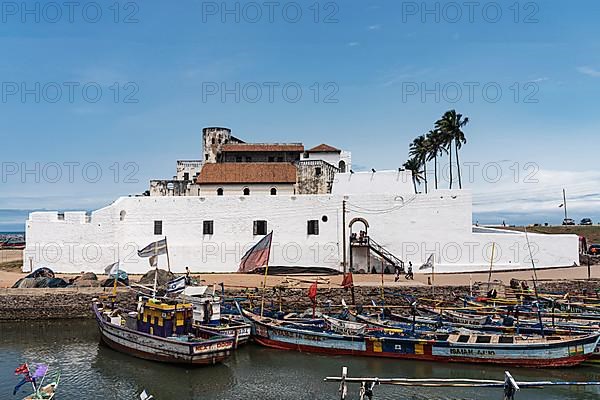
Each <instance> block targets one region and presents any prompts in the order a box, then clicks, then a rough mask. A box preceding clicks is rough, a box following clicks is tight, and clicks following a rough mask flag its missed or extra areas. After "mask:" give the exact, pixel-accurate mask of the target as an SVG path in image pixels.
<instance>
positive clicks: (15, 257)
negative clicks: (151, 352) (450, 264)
mask: <svg viewBox="0 0 600 400" xmlns="http://www.w3.org/2000/svg"><path fill="white" fill-rule="evenodd" d="M21 257H22V251H21V250H2V251H0V260H1V261H0V287H2V288H7V287H11V286H12V285H13V284H14V283H15V282H16V281H17V280H18V279H20V278H22V277H24V276H26V275H27V274H25V273H22V272H20V266H19V265H20V261H21ZM590 271H591V277H592V278H595V279H600V265H592V266H591V267H590ZM536 272H537V278H538V280H540V281H544V280H580V279H587V278H588V268H587V266H580V267H568V268H552V269H542V270H537V271H536ZM58 276H59V277H62V278H65V279H69V278H73V277H75V276H76V275H66V274H59V275H58ZM194 277H195V278H196V279H197V280H204V281H205V283H206V284H208V285H212V284H220V283H221V282H222V283H224V285H225V286H227V287H230V288H246V287H248V288H256V287H262V284H263V280H264V276H262V275H254V274H236V273H227V274H212V273H206V274H194ZM532 277H533V270H525V271H509V272H494V273H492V280H500V281H502V282H503V283H505V284H508V283H509V282H510V280H511V279H512V278H516V279H520V280H531V279H532ZM104 278H105V277H104V276H102V275H100V276H99V279H104ZM139 278H140V276H138V275H132V276H130V279H131V280H132V281H133V282H135V281H137V280H138V279H139ZM430 278H431V274H430V273H427V274H423V273H419V272H418V271H416V272H415V276H414V280H406V279H405V278H404V276H401V277H400V280H399V281H398V282H394V276H393V275H384V276H383V281H384V285H385V286H386V287H403V286H406V287H410V286H428V280H429V279H430ZM316 279H319V283H320V284H323V285H324V286H327V285H331V286H332V287H336V286H339V285H340V284H341V282H342V275H330V276H313V275H295V276H269V277H268V278H267V286H276V285H281V284H285V285H286V286H292V287H294V286H297V287H307V286H309V285H310V283H311V282H314V281H315V280H316ZM487 280H488V273H487V272H482V273H473V274H467V273H464V274H436V275H435V277H434V282H435V285H436V286H467V285H469V284H470V283H475V282H487ZM354 284H355V286H363V287H379V286H381V275H379V274H355V275H354Z"/></svg>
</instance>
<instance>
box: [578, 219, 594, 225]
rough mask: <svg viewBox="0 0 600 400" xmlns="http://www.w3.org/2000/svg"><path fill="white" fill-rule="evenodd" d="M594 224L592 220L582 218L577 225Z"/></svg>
mask: <svg viewBox="0 0 600 400" xmlns="http://www.w3.org/2000/svg"><path fill="white" fill-rule="evenodd" d="M593 224H594V223H593V222H592V220H591V219H590V218H584V219H582V220H581V221H579V225H593Z"/></svg>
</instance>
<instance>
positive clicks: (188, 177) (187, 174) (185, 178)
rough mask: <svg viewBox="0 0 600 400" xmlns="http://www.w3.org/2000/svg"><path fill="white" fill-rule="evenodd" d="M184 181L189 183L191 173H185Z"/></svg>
mask: <svg viewBox="0 0 600 400" xmlns="http://www.w3.org/2000/svg"><path fill="white" fill-rule="evenodd" d="M183 180H184V181H189V180H190V173H189V172H184V173H183Z"/></svg>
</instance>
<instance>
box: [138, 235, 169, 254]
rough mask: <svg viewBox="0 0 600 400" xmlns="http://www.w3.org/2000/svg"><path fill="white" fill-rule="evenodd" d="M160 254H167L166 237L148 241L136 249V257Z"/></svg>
mask: <svg viewBox="0 0 600 400" xmlns="http://www.w3.org/2000/svg"><path fill="white" fill-rule="evenodd" d="M160 254H167V239H166V238H165V239H162V240H159V241H157V242H153V243H150V244H149V245H148V246H146V247H144V248H143V249H142V250H138V257H152V256H158V255H160Z"/></svg>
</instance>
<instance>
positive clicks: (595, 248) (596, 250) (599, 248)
mask: <svg viewBox="0 0 600 400" xmlns="http://www.w3.org/2000/svg"><path fill="white" fill-rule="evenodd" d="M588 254H591V255H594V256H600V244H593V245H591V246H590V248H589V249H588Z"/></svg>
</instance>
